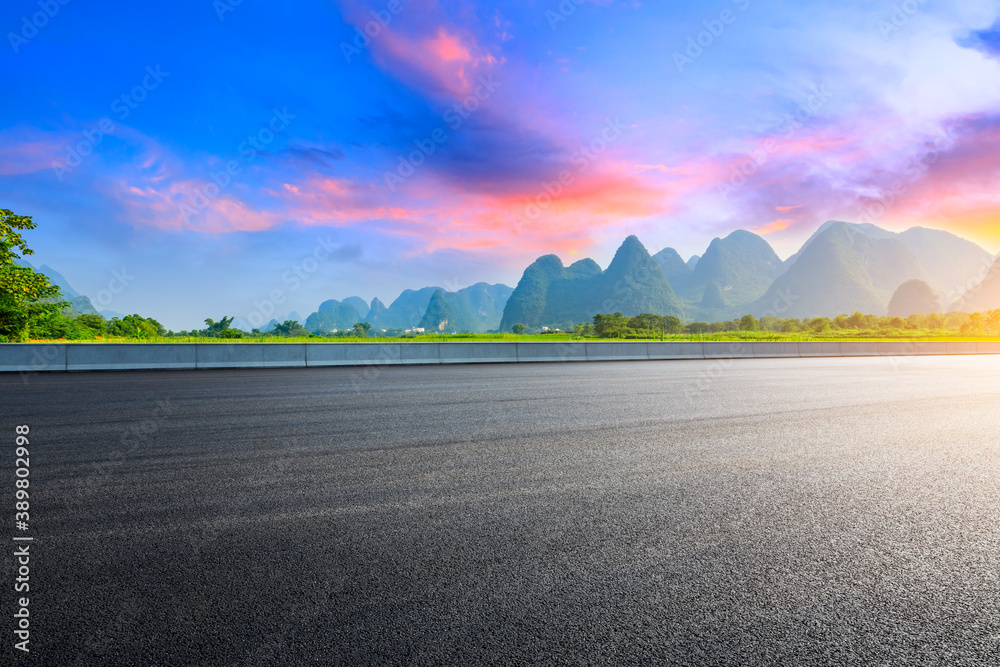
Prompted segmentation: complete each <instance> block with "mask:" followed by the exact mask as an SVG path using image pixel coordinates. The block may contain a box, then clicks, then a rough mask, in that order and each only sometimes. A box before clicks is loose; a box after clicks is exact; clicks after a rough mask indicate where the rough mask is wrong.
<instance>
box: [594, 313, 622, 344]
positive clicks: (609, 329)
mask: <svg viewBox="0 0 1000 667" xmlns="http://www.w3.org/2000/svg"><path fill="white" fill-rule="evenodd" d="M594 331H596V332H597V336H598V337H599V338H621V337H622V336H624V335H625V332H626V331H628V320H627V319H626V318H625V316H624V315H622V314H621V313H615V314H613V315H607V314H605V313H598V314H596V315H594Z"/></svg>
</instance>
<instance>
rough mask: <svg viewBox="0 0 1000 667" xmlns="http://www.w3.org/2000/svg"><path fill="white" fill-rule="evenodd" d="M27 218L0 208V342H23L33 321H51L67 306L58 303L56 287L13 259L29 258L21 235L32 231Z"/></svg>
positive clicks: (62, 302)
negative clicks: (26, 256) (49, 319)
mask: <svg viewBox="0 0 1000 667" xmlns="http://www.w3.org/2000/svg"><path fill="white" fill-rule="evenodd" d="M36 226H37V225H36V224H35V223H34V222H32V220H31V216H25V215H17V214H15V213H14V212H13V211H10V210H8V209H0V340H2V341H23V340H27V338H28V336H29V335H30V329H31V325H32V323H33V322H36V323H37V322H39V321H40V320H42V319H45V318H51V317H52V316H53V315H54V314H55V313H57V312H58V311H59V309H60V308H63V307H65V306H68V305H69V302H67V301H60V300H59V296H60V294H59V288H58V287H56V286H55V285H53V284H51V283H50V282H49V279H48V278H47V277H46V276H44V275H42V274H40V273H36V272H35V271H34V270H32V269H30V268H28V267H24V266H18V265H17V264H15V263H14V260H16V259H20V258H21V257H22V256H24V255H33V254H34V251H33V250H31V248H29V247H28V245H27V243H26V242H25V240H24V237H22V236H21V232H22V231H25V230H29V229H35V227H36Z"/></svg>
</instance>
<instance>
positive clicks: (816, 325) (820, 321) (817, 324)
mask: <svg viewBox="0 0 1000 667" xmlns="http://www.w3.org/2000/svg"><path fill="white" fill-rule="evenodd" d="M809 328H810V329H812V331H813V333H823V332H825V331H829V330H830V318H829V317H817V318H815V319H813V320H810V322H809Z"/></svg>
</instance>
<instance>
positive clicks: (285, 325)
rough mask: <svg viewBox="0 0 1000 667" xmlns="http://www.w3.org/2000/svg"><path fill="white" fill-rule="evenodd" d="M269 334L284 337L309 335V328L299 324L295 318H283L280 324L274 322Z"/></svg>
mask: <svg viewBox="0 0 1000 667" xmlns="http://www.w3.org/2000/svg"><path fill="white" fill-rule="evenodd" d="M271 334H272V335H275V336H284V337H286V338H291V337H297V336H310V335H311V334H310V333H309V330H308V329H306V328H305V327H304V326H302V325H301V324H299V323H298V321H296V320H285V321H284V322H282V323H281V324H275V325H274V329H272V330H271Z"/></svg>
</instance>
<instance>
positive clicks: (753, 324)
mask: <svg viewBox="0 0 1000 667" xmlns="http://www.w3.org/2000/svg"><path fill="white" fill-rule="evenodd" d="M759 328H760V325H759V324H758V323H757V318H756V317H754V316H753V315H744V316H743V317H741V318H740V331H757V329H759Z"/></svg>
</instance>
